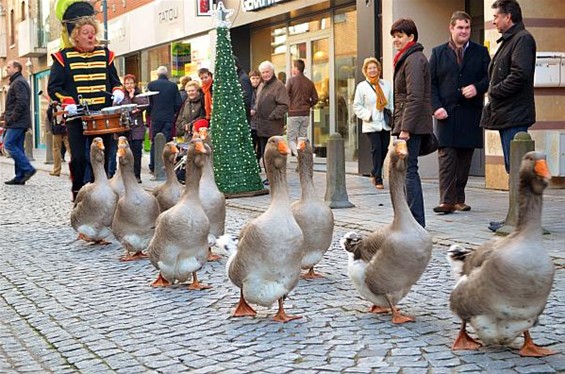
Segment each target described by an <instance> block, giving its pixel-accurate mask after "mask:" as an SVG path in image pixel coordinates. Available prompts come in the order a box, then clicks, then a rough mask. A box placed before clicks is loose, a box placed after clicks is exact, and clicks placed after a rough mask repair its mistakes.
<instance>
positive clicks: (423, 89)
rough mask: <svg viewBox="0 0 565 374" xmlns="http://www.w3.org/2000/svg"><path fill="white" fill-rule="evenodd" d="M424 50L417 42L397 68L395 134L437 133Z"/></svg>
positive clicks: (395, 77) (393, 131)
mask: <svg viewBox="0 0 565 374" xmlns="http://www.w3.org/2000/svg"><path fill="white" fill-rule="evenodd" d="M423 50H424V47H423V46H422V45H421V44H420V43H416V44H414V45H413V46H411V47H410V48H408V50H406V52H404V54H403V55H402V56H401V57H400V59H399V60H398V61H397V63H396V66H395V67H394V116H393V126H392V135H399V134H400V132H401V131H407V132H409V133H410V134H420V135H422V134H431V133H432V132H433V122H432V114H433V113H432V104H431V83H430V82H431V78H430V68H429V64H428V59H427V58H426V56H424V53H423V52H422V51H423Z"/></svg>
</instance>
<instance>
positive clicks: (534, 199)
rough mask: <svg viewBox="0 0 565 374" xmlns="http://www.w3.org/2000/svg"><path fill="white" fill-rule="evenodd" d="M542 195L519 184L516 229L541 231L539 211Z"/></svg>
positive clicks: (540, 210)
mask: <svg viewBox="0 0 565 374" xmlns="http://www.w3.org/2000/svg"><path fill="white" fill-rule="evenodd" d="M542 205H543V196H542V195H541V194H539V195H538V194H535V193H534V192H533V191H531V189H530V188H529V187H528V186H524V185H520V191H519V207H518V222H517V224H516V229H517V230H518V231H534V232H536V233H541V213H542Z"/></svg>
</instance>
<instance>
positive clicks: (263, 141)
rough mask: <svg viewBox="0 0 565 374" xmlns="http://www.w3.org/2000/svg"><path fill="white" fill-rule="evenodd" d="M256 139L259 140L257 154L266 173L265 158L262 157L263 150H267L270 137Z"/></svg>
mask: <svg viewBox="0 0 565 374" xmlns="http://www.w3.org/2000/svg"><path fill="white" fill-rule="evenodd" d="M258 138H259V154H260V155H261V157H262V158H263V168H264V169H265V171H267V168H266V167H265V158H264V157H263V156H264V155H265V148H267V143H268V142H269V138H270V136H259V137H258Z"/></svg>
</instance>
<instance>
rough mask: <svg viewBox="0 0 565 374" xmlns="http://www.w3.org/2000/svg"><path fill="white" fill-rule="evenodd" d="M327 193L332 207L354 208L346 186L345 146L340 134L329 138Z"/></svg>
mask: <svg viewBox="0 0 565 374" xmlns="http://www.w3.org/2000/svg"><path fill="white" fill-rule="evenodd" d="M326 167H327V171H326V195H325V197H324V200H325V201H326V202H327V204H328V206H329V207H330V208H352V207H354V206H355V205H353V204H352V203H350V202H349V198H348V197H347V190H346V188H345V146H344V140H343V138H342V137H341V135H340V134H338V133H334V134H331V135H330V136H329V138H328V158H327V163H326Z"/></svg>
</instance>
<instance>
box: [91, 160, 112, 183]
mask: <svg viewBox="0 0 565 374" xmlns="http://www.w3.org/2000/svg"><path fill="white" fill-rule="evenodd" d="M92 173H93V174H94V180H95V181H96V182H99V183H103V182H104V181H106V182H107V181H108V176H107V175H106V170H104V161H102V162H94V163H92Z"/></svg>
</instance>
